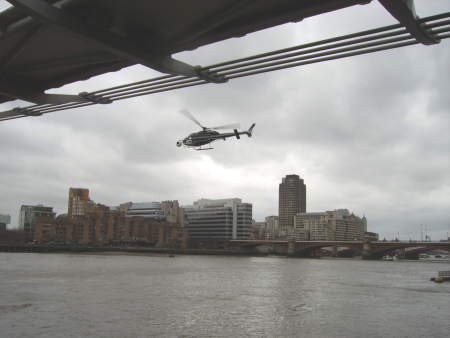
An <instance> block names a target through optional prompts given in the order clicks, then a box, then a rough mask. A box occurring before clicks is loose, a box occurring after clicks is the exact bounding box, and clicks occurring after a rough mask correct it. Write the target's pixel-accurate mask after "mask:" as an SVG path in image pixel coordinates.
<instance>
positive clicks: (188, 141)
mask: <svg viewBox="0 0 450 338" xmlns="http://www.w3.org/2000/svg"><path fill="white" fill-rule="evenodd" d="M218 138H220V133H219V132H217V131H215V130H211V129H205V130H202V131H199V132H196V133H192V134H190V135H189V136H188V137H186V138H185V139H184V140H183V141H182V142H183V144H184V145H185V146H188V147H200V146H203V145H205V144H208V143H211V142H212V141H215V140H217V139H218Z"/></svg>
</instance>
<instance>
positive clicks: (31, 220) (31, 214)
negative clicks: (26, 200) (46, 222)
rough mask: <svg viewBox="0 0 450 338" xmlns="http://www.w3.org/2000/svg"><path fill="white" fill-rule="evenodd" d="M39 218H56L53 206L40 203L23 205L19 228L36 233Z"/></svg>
mask: <svg viewBox="0 0 450 338" xmlns="http://www.w3.org/2000/svg"><path fill="white" fill-rule="evenodd" d="M37 218H50V219H52V218H55V213H54V212H53V207H46V206H43V205H42V204H38V205H22V206H21V207H20V215H19V229H21V230H23V231H25V232H30V233H34V230H35V225H36V220H37Z"/></svg>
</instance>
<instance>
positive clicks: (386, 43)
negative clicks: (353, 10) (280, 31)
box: [0, 0, 450, 121]
mask: <svg viewBox="0 0 450 338" xmlns="http://www.w3.org/2000/svg"><path fill="white" fill-rule="evenodd" d="M8 1H9V2H10V3H11V4H13V5H14V6H15V7H12V8H10V9H8V10H6V11H4V12H1V13H0V35H1V39H0V61H1V62H0V69H1V73H2V77H1V78H0V103H2V102H7V101H11V100H14V99H21V100H24V101H28V102H31V103H34V105H31V106H26V107H16V108H14V109H12V110H8V111H3V112H0V121H2V120H10V119H15V118H21V117H29V116H41V115H43V114H47V113H51V112H55V111H59V110H67V109H74V108H79V107H85V106H89V105H93V104H108V103H112V102H114V101H116V100H122V99H127V98H131V97H137V96H141V95H150V94H154V93H159V92H165V91H168V90H175V89H180V88H185V87H192V86H197V85H203V84H207V83H224V82H227V81H229V80H232V79H236V78H240V77H244V76H251V75H256V74H261V73H265V72H269V71H277V70H281V69H287V68H290V67H298V66H303V65H308V64H312V63H316V62H325V61H329V60H335V59H339V58H344V57H352V56H356V55H362V54H367V53H374V52H378V51H384V50H387V49H393V48H399V47H404V46H410V45H414V44H419V43H420V44H425V45H430V44H435V43H439V41H440V40H441V39H445V38H450V34H449V31H450V23H449V22H448V20H446V19H448V18H449V17H450V13H442V14H439V15H435V16H433V17H429V18H419V17H418V16H417V15H416V13H415V10H414V3H413V0H402V1H400V0H398V1H390V0H389V1H388V0H386V1H385V0H379V2H380V3H381V5H383V6H384V7H385V8H386V10H387V11H388V12H389V14H390V15H392V16H393V17H394V18H396V19H397V20H398V22H399V23H398V24H396V25H390V26H386V27H380V28H376V29H371V30H367V31H363V32H359V33H352V34H348V35H345V36H341V37H332V38H330V39H325V40H322V41H316V42H312V43H308V44H303V45H299V46H292V47H289V48H284V49H280V50H278V51H268V52H267V53H263V54H259V55H254V56H247V57H245V58H242V59H237V60H229V61H224V62H221V63H218V64H213V65H207V66H198V65H190V64H187V63H185V62H182V61H179V60H177V59H175V58H174V57H173V56H172V55H174V54H176V53H178V52H182V51H189V50H193V49H196V48H198V47H201V46H205V45H208V44H211V43H214V42H218V41H222V40H226V39H229V38H232V37H240V36H243V35H246V34H249V33H252V32H256V31H259V30H262V29H265V28H269V27H273V26H276V25H280V24H284V23H287V22H297V21H301V20H303V19H304V18H308V17H311V16H314V15H319V14H322V13H326V12H330V11H335V10H339V9H342V8H345V7H350V6H354V5H361V4H367V3H369V2H371V0H314V1H313V0H305V1H297V0H283V1H279V0H266V1H249V0H245V1H233V2H230V1H227V0H217V1H208V0H199V1H184V0H168V1H163V2H161V1H159V2H155V1H145V0H134V1H132V2H126V1H109V0H96V1H89V0H8ZM186 13H190V15H186ZM311 47H314V48H311ZM294 51H295V52H294ZM269 56H271V57H269ZM272 59H273V60H277V61H273V60H272ZM135 64H141V65H144V66H146V67H149V68H151V69H154V70H157V71H159V72H162V73H165V74H168V75H164V76H160V77H157V78H153V79H147V80H142V81H139V82H135V83H129V84H121V85H119V86H117V85H115V84H114V86H113V87H111V88H105V89H101V90H96V91H93V92H82V93H78V94H48V93H45V91H46V90H48V89H51V88H57V87H60V86H63V85H65V84H68V83H72V82H75V81H80V80H85V79H88V78H90V77H93V76H96V75H100V74H104V73H107V72H112V71H117V70H120V69H122V68H124V67H128V66H131V65H135Z"/></svg>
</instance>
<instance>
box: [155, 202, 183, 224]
mask: <svg viewBox="0 0 450 338" xmlns="http://www.w3.org/2000/svg"><path fill="white" fill-rule="evenodd" d="M161 209H162V210H163V212H164V216H166V220H167V222H170V223H177V224H178V225H179V226H181V227H184V209H183V208H182V207H180V205H179V203H178V201H177V200H175V201H162V202H161Z"/></svg>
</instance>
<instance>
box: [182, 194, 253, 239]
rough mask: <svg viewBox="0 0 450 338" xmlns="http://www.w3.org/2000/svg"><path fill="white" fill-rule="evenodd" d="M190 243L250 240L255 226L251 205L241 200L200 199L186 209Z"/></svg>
mask: <svg viewBox="0 0 450 338" xmlns="http://www.w3.org/2000/svg"><path fill="white" fill-rule="evenodd" d="M184 212H185V216H186V222H187V227H188V232H189V239H190V240H203V239H209V240H228V239H247V238H249V236H250V232H251V226H252V205H251V204H250V203H242V200H241V199H240V198H230V199H218V200H210V199H200V200H198V201H196V202H194V205H193V206H191V207H185V208H184Z"/></svg>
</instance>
